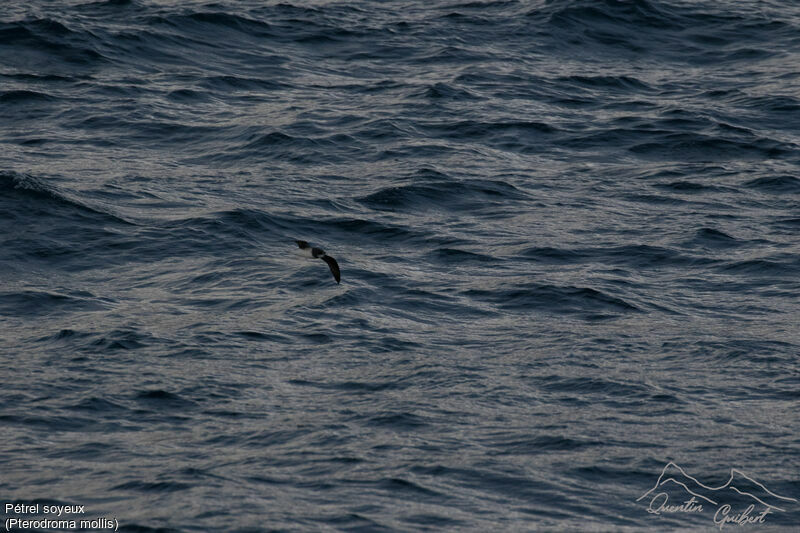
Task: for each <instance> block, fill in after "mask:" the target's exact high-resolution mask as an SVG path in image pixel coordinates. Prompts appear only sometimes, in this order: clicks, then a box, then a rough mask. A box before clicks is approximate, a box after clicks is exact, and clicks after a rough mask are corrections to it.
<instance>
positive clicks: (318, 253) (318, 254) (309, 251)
mask: <svg viewBox="0 0 800 533" xmlns="http://www.w3.org/2000/svg"><path fill="white" fill-rule="evenodd" d="M294 242H296V243H297V246H299V247H300V250H301V251H302V252H303V254H304V255H306V256H307V257H311V258H314V259H322V260H323V261H325V262H326V263H327V264H328V268H330V269H331V274H333V279H335V280H336V283H339V281H340V280H341V279H342V276H341V273H340V271H339V263H337V262H336V259H334V258H333V257H331V256H329V255H328V254H326V253H325V250H323V249H322V248H314V247H312V246H311V245H309V244H308V243H307V242H306V241H294Z"/></svg>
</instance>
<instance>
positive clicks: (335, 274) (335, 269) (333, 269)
mask: <svg viewBox="0 0 800 533" xmlns="http://www.w3.org/2000/svg"><path fill="white" fill-rule="evenodd" d="M322 260H323V261H325V262H326V263H328V266H329V267H330V268H331V274H333V279H335V280H336V283H339V280H340V279H342V275H341V273H340V272H339V263H337V262H336V259H334V258H333V257H331V256H329V255H323V256H322Z"/></svg>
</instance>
